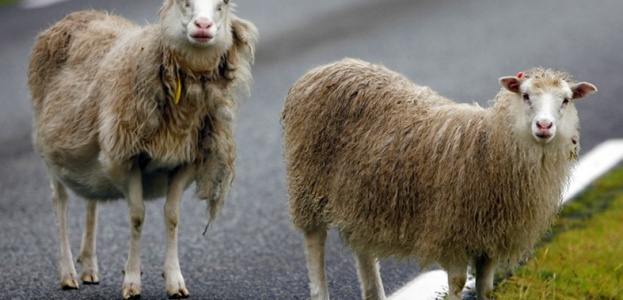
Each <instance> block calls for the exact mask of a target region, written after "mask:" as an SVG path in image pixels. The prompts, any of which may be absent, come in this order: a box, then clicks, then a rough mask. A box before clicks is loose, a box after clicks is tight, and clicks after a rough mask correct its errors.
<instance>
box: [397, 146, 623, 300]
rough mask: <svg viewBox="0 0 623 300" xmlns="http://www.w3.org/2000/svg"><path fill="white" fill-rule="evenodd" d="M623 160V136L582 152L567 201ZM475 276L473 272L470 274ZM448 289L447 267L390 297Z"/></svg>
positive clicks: (426, 299) (429, 298)
mask: <svg viewBox="0 0 623 300" xmlns="http://www.w3.org/2000/svg"><path fill="white" fill-rule="evenodd" d="M622 161H623V139H617V140H609V141H606V142H603V143H602V144H599V145H598V146H597V147H595V148H594V149H593V150H591V151H590V152H589V153H587V154H586V155H584V156H582V158H581V159H580V162H579V163H578V165H577V167H576V168H575V170H574V171H573V175H572V177H571V182H570V183H569V188H568V189H567V192H566V193H565V195H564V197H563V203H564V202H566V201H568V200H569V199H572V198H573V197H575V196H576V195H577V194H578V193H580V192H581V191H583V190H584V189H585V188H586V187H587V186H588V185H590V184H591V182H593V180H595V179H597V178H598V177H599V176H601V175H603V174H604V173H606V172H607V171H608V170H610V169H611V168H613V167H615V166H616V165H617V164H619V163H620V162H622ZM470 277H471V276H470ZM465 286H466V289H473V288H474V286H475V280H474V278H469V280H468V282H467V284H466V285H465ZM446 291H448V277H447V273H446V272H445V271H443V270H435V271H430V272H426V273H422V274H421V275H420V276H418V277H416V278H415V279H414V280H413V281H411V282H409V283H407V284H406V285H405V286H404V287H402V288H401V289H399V290H398V291H397V292H395V293H394V294H392V295H391V296H390V297H389V299H390V300H434V299H437V298H440V295H443V294H444V293H445V292H446Z"/></svg>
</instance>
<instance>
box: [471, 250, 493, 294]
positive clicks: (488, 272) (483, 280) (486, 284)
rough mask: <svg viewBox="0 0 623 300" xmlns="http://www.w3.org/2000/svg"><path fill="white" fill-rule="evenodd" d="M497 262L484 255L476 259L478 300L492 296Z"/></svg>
mask: <svg viewBox="0 0 623 300" xmlns="http://www.w3.org/2000/svg"><path fill="white" fill-rule="evenodd" d="M496 267H497V262H495V261H494V260H492V259H491V258H489V257H488V256H486V255H483V256H481V257H479V258H477V259H476V293H477V299H478V300H489V299H491V298H492V297H493V276H494V275H495V268H496Z"/></svg>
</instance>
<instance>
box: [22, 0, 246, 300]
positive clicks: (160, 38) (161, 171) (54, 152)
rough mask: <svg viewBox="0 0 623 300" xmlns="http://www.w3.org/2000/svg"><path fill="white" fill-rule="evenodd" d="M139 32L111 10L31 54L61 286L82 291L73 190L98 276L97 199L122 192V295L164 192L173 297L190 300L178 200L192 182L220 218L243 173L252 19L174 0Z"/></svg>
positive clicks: (87, 255) (92, 278) (213, 0)
mask: <svg viewBox="0 0 623 300" xmlns="http://www.w3.org/2000/svg"><path fill="white" fill-rule="evenodd" d="M159 16H160V22H159V23H158V24H155V25H149V26H145V27H140V26H138V25H136V24H133V23H131V22H130V21H128V20H126V19H124V18H121V17H118V16H114V15H110V14H107V13H104V12H95V11H83V12H77V13H73V14H70V15H69V16H67V17H66V18H65V19H63V20H62V21H60V22H58V23H56V24H55V25H53V26H52V27H50V28H49V29H48V30H46V31H45V32H43V33H41V34H40V35H39V36H38V38H37V41H36V43H35V45H34V49H33V51H32V55H31V60H30V69H29V78H28V79H29V81H28V84H29V87H30V91H31V95H32V101H33V107H34V111H35V120H34V133H33V139H34V144H35V148H36V150H37V151H38V152H39V154H40V155H41V157H42V158H43V160H44V161H45V163H46V166H47V169H48V173H49V177H50V181H51V186H52V191H53V207H54V212H55V215H56V221H57V233H58V239H59V245H60V257H59V273H60V276H61V286H62V287H63V288H67V289H75V288H78V286H79V285H78V280H77V275H76V271H75V268H74V264H73V262H72V254H71V250H70V246H69V241H68V238H67V229H66V207H67V192H66V187H68V188H70V189H71V190H73V191H74V192H75V193H76V194H77V195H79V196H81V197H84V198H85V199H88V201H87V217H86V227H85V230H84V234H83V240H82V246H81V250H80V255H79V257H78V261H79V262H80V264H81V267H82V274H81V279H82V281H83V282H84V283H85V284H87V283H97V282H98V281H99V273H98V266H97V258H96V254H95V231H96V226H97V201H98V200H108V199H117V198H122V197H123V198H125V199H126V200H127V202H128V208H129V219H130V230H131V240H130V250H129V255H128V260H127V262H126V265H125V268H124V274H125V277H124V281H123V287H122V294H123V297H124V298H130V297H137V296H140V292H141V279H140V276H141V270H140V259H139V241H140V236H141V228H142V225H143V219H144V214H145V213H144V209H145V208H144V203H143V199H152V198H157V197H162V196H166V203H165V205H164V215H165V223H166V228H167V232H166V237H167V242H166V259H165V263H164V273H163V276H164V278H165V280H166V290H167V294H168V295H169V296H170V297H187V296H188V295H189V294H188V291H187V289H186V286H185V283H184V279H183V277H182V273H181V271H180V266H179V261H178V255H177V226H178V222H179V212H178V210H179V202H180V199H181V195H182V193H183V191H184V189H186V188H187V187H188V186H189V185H190V184H191V183H192V182H195V183H196V194H197V196H198V197H199V198H200V199H206V200H208V207H209V214H210V219H213V218H214V217H215V216H216V215H217V212H218V211H219V208H220V207H221V206H222V204H223V201H224V200H225V198H226V195H227V191H228V189H229V187H230V185H231V182H232V180H233V176H234V159H235V154H236V153H235V144H234V139H233V126H234V121H235V113H236V111H237V106H238V103H239V101H240V97H241V96H244V94H245V93H248V85H249V84H250V82H251V70H250V68H251V67H250V66H251V64H252V61H253V52H254V48H255V44H256V43H257V38H258V33H257V29H256V28H255V26H254V25H253V24H252V23H250V22H248V21H245V20H242V19H239V18H237V17H236V16H235V15H234V14H233V4H231V3H229V1H228V0H208V1H194V0H165V1H164V3H163V6H162V8H161V9H160V12H159Z"/></svg>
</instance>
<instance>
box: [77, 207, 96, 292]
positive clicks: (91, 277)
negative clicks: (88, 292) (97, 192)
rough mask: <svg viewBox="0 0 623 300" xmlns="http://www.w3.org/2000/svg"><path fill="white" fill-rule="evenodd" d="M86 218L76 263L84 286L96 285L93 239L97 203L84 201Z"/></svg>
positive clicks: (94, 235)
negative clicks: (78, 264)
mask: <svg viewBox="0 0 623 300" xmlns="http://www.w3.org/2000/svg"><path fill="white" fill-rule="evenodd" d="M86 208H87V216H86V220H85V226H84V232H83V234H82V244H81V246H80V255H79V256H78V262H79V263H80V267H81V269H82V274H81V276H80V278H81V279H82V283H84V284H98V283H99V281H100V279H99V272H98V267H97V255H96V250H95V244H96V243H95V237H96V236H97V201H96V200H87V201H86Z"/></svg>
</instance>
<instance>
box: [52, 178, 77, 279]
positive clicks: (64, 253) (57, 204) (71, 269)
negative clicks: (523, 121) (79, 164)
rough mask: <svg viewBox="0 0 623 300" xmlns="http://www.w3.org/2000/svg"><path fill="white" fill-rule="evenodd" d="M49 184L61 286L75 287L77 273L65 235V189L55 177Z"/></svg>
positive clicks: (67, 238)
mask: <svg viewBox="0 0 623 300" xmlns="http://www.w3.org/2000/svg"><path fill="white" fill-rule="evenodd" d="M50 185H51V187H52V207H53V208H54V215H55V217H56V233H57V235H58V245H59V258H58V272H59V274H60V276H61V287H62V288H63V289H77V288H79V287H80V285H79V284H78V274H77V273H76V268H75V266H74V261H73V257H72V254H71V246H70V245H69V237H68V236H67V190H66V189H65V187H64V186H63V185H62V184H61V183H60V182H59V181H57V180H55V179H51V180H50Z"/></svg>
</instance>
